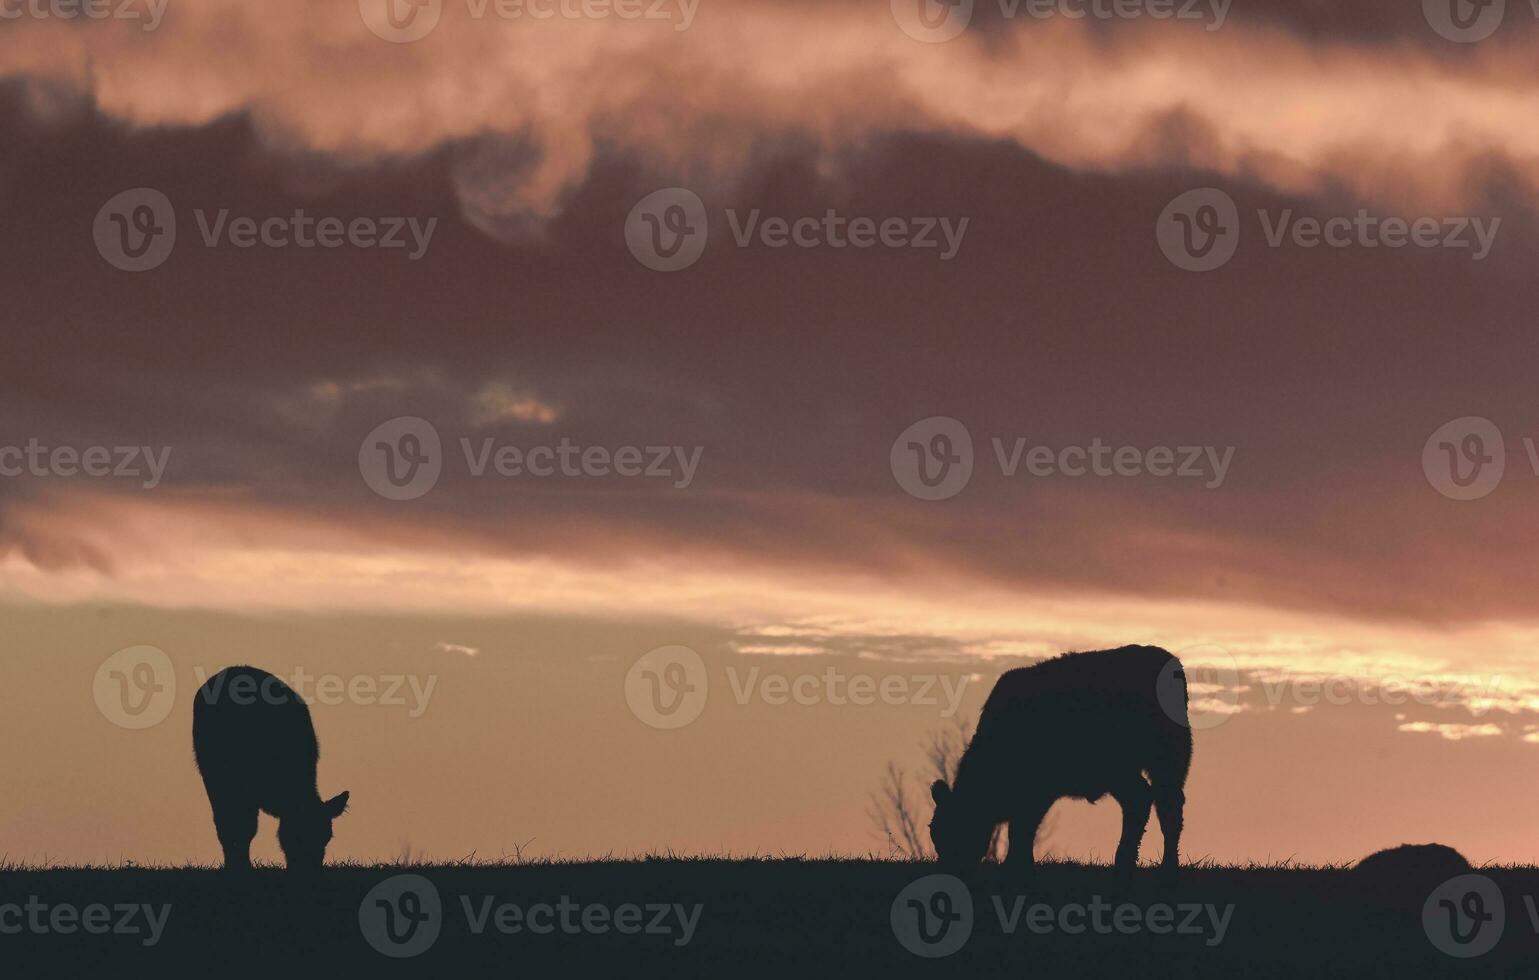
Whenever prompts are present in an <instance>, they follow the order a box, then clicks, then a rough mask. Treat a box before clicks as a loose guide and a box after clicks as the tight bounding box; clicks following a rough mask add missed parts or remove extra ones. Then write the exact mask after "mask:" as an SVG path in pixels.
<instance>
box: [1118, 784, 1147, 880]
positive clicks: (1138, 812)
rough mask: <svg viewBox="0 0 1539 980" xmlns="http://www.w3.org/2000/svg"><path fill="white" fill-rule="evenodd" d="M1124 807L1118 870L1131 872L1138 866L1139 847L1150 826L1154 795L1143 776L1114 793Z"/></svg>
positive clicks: (1119, 842)
mask: <svg viewBox="0 0 1539 980" xmlns="http://www.w3.org/2000/svg"><path fill="white" fill-rule="evenodd" d="M1112 797H1113V799H1115V800H1116V801H1117V802H1118V803H1119V804H1120V805H1121V806H1122V839H1121V840H1120V841H1118V842H1117V858H1116V863H1117V870H1119V871H1131V870H1133V868H1134V866H1136V865H1137V864H1138V845H1139V842H1141V841H1142V840H1143V838H1144V828H1145V827H1147V826H1148V825H1149V807H1150V805H1151V804H1152V803H1153V802H1154V794H1153V792H1152V791H1151V790H1150V789H1149V784H1148V783H1147V782H1145V781H1144V777H1143V776H1134V777H1133V778H1131V779H1129V780H1128V781H1127V782H1126V783H1125V784H1124V785H1122V786H1120V787H1118V788H1117V789H1115V790H1113V791H1112Z"/></svg>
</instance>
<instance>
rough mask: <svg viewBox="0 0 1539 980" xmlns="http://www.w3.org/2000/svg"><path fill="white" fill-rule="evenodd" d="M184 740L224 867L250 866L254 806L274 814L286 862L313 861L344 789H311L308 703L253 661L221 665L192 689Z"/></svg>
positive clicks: (312, 864)
mask: <svg viewBox="0 0 1539 980" xmlns="http://www.w3.org/2000/svg"><path fill="white" fill-rule="evenodd" d="M192 747H193V754H194V755H195V756H196V757H197V760H198V772H199V773H200V774H201V775H202V776H203V787H204V789H206V790H207V791H208V802H209V806H210V807H212V808H213V811H214V830H215V832H217V833H218V835H219V844H220V846H221V847H223V848H224V865H225V867H226V868H236V869H239V868H249V867H251V839H252V838H253V837H255V836H256V831H257V811H258V810H263V811H266V812H267V813H269V814H271V815H272V816H274V817H277V818H278V844H279V846H280V847H282V848H283V856H284V859H285V860H286V861H287V862H288V866H289V867H290V868H291V869H316V868H319V867H320V866H321V864H322V862H323V861H324V860H325V857H326V845H327V844H328V843H330V842H331V822H332V820H334V819H335V818H337V817H338V816H340V815H341V814H342V811H343V810H345V809H347V798H348V794H347V793H345V792H344V793H342V794H340V795H338V796H334V797H332V798H331V799H329V800H325V801H323V800H322V799H321V797H320V794H319V793H317V792H316V783H315V764H316V761H317V760H318V759H319V758H320V746H319V744H318V743H317V742H316V740H315V727H314V725H312V724H311V722H310V708H309V706H308V705H306V704H305V702H304V701H303V700H302V699H301V698H300V696H299V695H298V694H295V693H294V690H293V689H292V688H290V687H289V686H288V685H287V684H285V683H283V681H281V680H279V679H278V678H276V677H274V676H273V675H272V674H269V673H267V672H266V671H265V670H258V669H257V668H255V667H227V668H225V669H224V670H221V671H220V672H219V673H217V674H215V675H214V676H213V677H210V678H209V679H208V680H207V681H205V682H204V683H203V686H202V687H200V688H198V693H197V695H196V701H195V703H194V704H193V709H192Z"/></svg>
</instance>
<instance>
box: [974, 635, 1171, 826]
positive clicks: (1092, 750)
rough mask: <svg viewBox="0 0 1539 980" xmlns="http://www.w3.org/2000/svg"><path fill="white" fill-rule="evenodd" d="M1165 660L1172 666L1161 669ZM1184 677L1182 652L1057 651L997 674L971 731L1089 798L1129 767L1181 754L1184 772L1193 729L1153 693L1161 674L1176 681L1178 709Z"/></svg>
mask: <svg viewBox="0 0 1539 980" xmlns="http://www.w3.org/2000/svg"><path fill="white" fill-rule="evenodd" d="M1172 664H1174V667H1170V665H1172ZM1167 667H1170V669H1171V671H1172V673H1169V674H1165V675H1164V677H1163V678H1162V672H1164V671H1165V670H1166V669H1167ZM1184 681H1185V679H1184V675H1182V674H1181V673H1180V664H1179V662H1178V661H1176V659H1175V657H1174V656H1172V655H1171V654H1170V653H1169V652H1168V651H1166V650H1163V649H1161V648H1159V647H1149V646H1129V647H1119V648H1118V649H1115V650H1096V651H1090V652H1085V653H1069V654H1064V655H1063V656H1060V657H1055V658H1053V659H1052V660H1046V661H1043V662H1042V663H1039V664H1033V665H1032V666H1030V667H1022V668H1018V669H1016V670H1011V671H1007V672H1006V673H1005V674H1003V675H1001V677H1000V679H999V681H998V683H996V684H995V686H994V690H993V691H992V692H991V693H990V694H989V698H988V701H987V702H985V704H984V707H983V713H982V715H981V716H980V718H979V720H978V734H977V741H978V742H979V743H983V744H987V745H988V746H989V749H990V755H992V756H994V757H995V758H996V759H998V761H999V762H1000V764H1002V765H1005V766H1007V767H1009V768H1015V767H1016V766H1017V765H1021V766H1024V767H1026V768H1028V769H1029V770H1031V771H1032V772H1033V773H1034V774H1036V775H1037V776H1039V777H1043V778H1047V779H1050V780H1056V781H1060V782H1062V783H1064V784H1065V785H1064V786H1063V789H1064V791H1065V792H1066V793H1069V794H1071V795H1076V796H1086V797H1088V798H1092V799H1093V798H1094V797H1095V796H1097V795H1099V794H1101V793H1104V792H1108V791H1109V790H1110V789H1111V787H1112V785H1113V784H1114V783H1115V782H1116V781H1117V780H1118V779H1119V778H1121V777H1122V776H1124V775H1125V774H1126V772H1127V771H1128V770H1129V768H1135V769H1138V770H1151V769H1155V768H1160V767H1169V766H1173V765H1176V764H1178V763H1179V769H1180V771H1181V773H1183V774H1184V772H1185V763H1184V762H1182V761H1181V760H1182V758H1183V757H1189V756H1190V753H1191V732H1190V729H1188V728H1187V727H1186V726H1184V725H1182V724H1181V723H1180V721H1179V720H1178V719H1177V717H1173V716H1172V714H1171V713H1169V712H1167V710H1166V707H1165V706H1162V704H1161V698H1160V690H1161V687H1162V682H1163V685H1164V687H1166V688H1167V689H1172V685H1173V684H1174V685H1179V686H1178V687H1175V688H1173V690H1175V691H1176V692H1177V693H1178V694H1179V709H1180V717H1184V709H1185V694H1184ZM1170 707H1171V708H1172V709H1175V708H1177V707H1178V706H1177V705H1175V704H1172V705H1171V706H1170Z"/></svg>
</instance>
